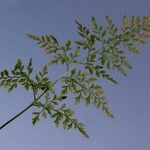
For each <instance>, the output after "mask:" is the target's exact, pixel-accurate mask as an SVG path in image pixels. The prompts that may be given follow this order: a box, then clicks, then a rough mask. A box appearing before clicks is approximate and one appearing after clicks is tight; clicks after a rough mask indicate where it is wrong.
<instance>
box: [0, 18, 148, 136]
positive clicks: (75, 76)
mask: <svg viewBox="0 0 150 150" xmlns="http://www.w3.org/2000/svg"><path fill="white" fill-rule="evenodd" d="M91 24H92V28H91V29H88V28H87V27H86V26H84V25H82V24H81V23H79V22H78V21H76V25H77V30H78V34H79V36H80V39H79V40H76V41H73V42H72V41H70V40H68V41H67V42H66V43H65V44H64V45H61V44H60V43H59V42H58V40H57V39H56V38H55V37H54V36H52V35H44V36H36V35H33V34H27V37H28V38H30V39H31V40H33V41H35V42H37V44H38V45H39V46H40V47H41V48H42V49H44V51H45V52H46V53H47V54H49V55H51V56H52V59H51V61H50V62H49V65H57V64H58V63H60V64H62V66H64V70H65V72H64V74H63V75H62V76H60V77H58V79H57V80H56V81H52V80H51V79H50V78H49V77H48V65H44V67H43V68H42V70H41V71H40V72H37V73H35V74H34V75H33V68H32V59H30V61H29V64H28V66H27V67H25V66H24V65H23V63H22V61H21V60H20V59H19V60H18V61H17V63H16V65H15V66H14V68H13V70H12V71H11V72H9V71H7V70H6V69H5V70H4V71H2V72H1V74H0V84H1V86H2V87H5V88H7V89H8V91H12V90H14V89H15V88H17V87H18V86H19V85H21V86H23V87H24V88H25V89H26V90H32V91H33V96H34V100H33V101H32V103H31V105H30V106H33V107H37V108H38V109H37V110H39V111H36V112H33V119H32V123H33V125H34V124H36V123H37V122H38V121H39V120H40V118H47V117H51V118H52V119H53V122H54V124H55V125H56V126H59V125H60V124H61V125H62V126H63V127H64V129H68V130H69V129H71V128H75V129H78V130H79V131H80V132H81V133H82V134H83V135H84V136H85V137H87V138H88V137H89V136H88V134H87V132H86V130H85V127H84V125H83V124H82V123H80V122H79V121H78V120H77V119H75V118H74V117H73V115H74V112H73V111H72V110H71V109H70V108H68V107H67V106H66V105H65V103H66V100H67V98H68V97H67V95H68V94H69V93H72V94H73V95H74V101H75V104H79V103H80V102H81V101H83V102H84V103H85V105H86V106H89V105H90V104H93V105H94V106H95V107H96V108H100V109H102V110H103V111H104V112H105V113H106V115H107V116H108V117H111V118H113V117H114V115H113V114H112V112H111V111H110V109H109V107H108V103H107V100H106V98H105V96H104V91H103V88H102V86H101V85H98V84H97V81H98V80H101V79H103V78H105V79H106V80H109V81H110V82H112V83H114V84H117V81H116V80H115V79H113V77H112V76H111V74H110V73H111V72H112V71H118V72H119V73H120V74H122V75H124V76H126V75H127V74H126V69H131V68H132V65H131V63H130V62H129V61H128V60H127V55H128V53H131V54H139V50H138V49H137V45H138V44H144V43H145V40H146V39H147V38H150V35H149V32H150V17H149V16H143V17H139V16H138V17H134V16H132V17H130V18H127V17H126V16H124V17H123V20H122V25H121V27H120V28H119V27H117V26H116V25H115V24H114V23H113V21H112V19H111V18H110V17H108V16H106V27H103V26H102V25H100V24H98V23H97V21H96V19H95V18H94V17H92V18H91ZM82 54H84V55H82ZM81 55H82V56H84V57H81ZM58 82H61V91H60V92H59V93H57V92H56V89H55V87H54V85H55V84H56V83H58Z"/></svg>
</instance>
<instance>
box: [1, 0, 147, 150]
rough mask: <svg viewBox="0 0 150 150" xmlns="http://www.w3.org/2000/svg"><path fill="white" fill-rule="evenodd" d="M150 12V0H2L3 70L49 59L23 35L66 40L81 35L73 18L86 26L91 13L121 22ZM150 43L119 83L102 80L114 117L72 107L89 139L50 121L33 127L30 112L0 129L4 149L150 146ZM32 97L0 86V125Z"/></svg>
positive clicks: (99, 149) (114, 149)
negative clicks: (129, 17) (14, 65)
mask: <svg viewBox="0 0 150 150" xmlns="http://www.w3.org/2000/svg"><path fill="white" fill-rule="evenodd" d="M149 13H150V0H0V70H2V69H4V68H8V69H11V67H12V66H13V64H15V62H16V60H17V59H18V58H21V59H22V60H23V62H25V63H26V62H27V61H28V60H29V58H30V57H32V58H33V64H34V67H35V68H37V69H38V68H40V67H41V66H42V65H43V64H45V63H47V62H48V61H49V56H47V55H45V54H44V53H43V51H42V50H41V49H39V48H38V47H37V46H36V45H35V44H34V43H33V42H32V41H30V40H28V39H27V38H26V37H25V33H35V34H53V35H55V36H56V37H59V39H60V40H61V41H62V42H63V41H65V40H67V39H73V38H75V37H77V36H76V35H75V33H76V29H75V22H74V21H75V19H78V20H80V21H81V22H82V23H84V24H87V25H88V23H89V20H90V17H91V16H94V17H96V18H97V20H98V21H99V22H102V23H103V22H104V18H105V16H106V15H109V16H111V17H112V18H113V20H115V22H116V23H118V24H119V21H120V20H121V17H122V16H123V15H125V14H126V15H149ZM149 43H150V41H149ZM149 43H148V44H147V45H144V46H142V47H141V52H142V54H141V55H139V56H137V57H131V59H132V62H133V64H134V69H133V70H131V71H130V72H129V73H128V77H127V78H123V77H122V78H119V85H117V86H114V85H111V84H110V83H105V84H104V87H105V90H106V96H107V98H108V99H109V104H110V107H111V109H112V111H113V112H114V114H115V118H114V119H109V118H107V117H106V116H105V114H104V113H103V112H102V111H99V110H96V109H94V108H93V107H89V108H88V109H86V108H85V107H84V106H77V107H74V110H75V111H76V112H77V114H76V116H77V117H78V118H79V120H80V121H82V122H83V123H84V124H86V127H87V130H88V132H89V135H90V139H85V138H83V137H82V136H81V135H80V134H79V133H78V132H77V131H74V130H71V131H64V130H63V129H62V128H55V127H54V126H53V124H52V123H51V122H49V120H44V121H41V122H40V123H39V124H38V125H37V126H35V127H33V126H32V123H31V117H32V111H33V110H31V111H29V112H26V113H25V114H24V115H22V116H21V117H20V118H18V119H17V120H15V121H14V122H13V123H11V124H10V125H9V126H7V127H6V128H4V129H3V130H2V131H0V150H10V149H13V150H41V149H42V150H70V149H71V150H91V149H92V150H149V149H150V128H149V127H150V117H149V115H150V80H149V77H150V59H149V56H150V50H149V47H150V44H149ZM52 74H53V75H55V73H54V72H52ZM30 99H31V95H30V92H26V91H24V90H23V89H21V88H20V89H18V90H15V91H13V92H11V93H7V91H5V90H4V89H0V124H2V123H4V122H5V121H7V119H9V118H11V117H12V116H13V115H14V114H16V113H17V112H18V111H20V110H21V109H22V108H24V107H25V106H26V105H28V104H29V103H30Z"/></svg>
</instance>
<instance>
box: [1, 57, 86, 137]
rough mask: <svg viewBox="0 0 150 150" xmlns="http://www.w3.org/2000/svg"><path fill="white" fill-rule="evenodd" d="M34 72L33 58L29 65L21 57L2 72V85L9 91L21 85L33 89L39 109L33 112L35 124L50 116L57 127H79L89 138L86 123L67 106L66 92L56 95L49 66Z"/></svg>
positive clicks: (33, 105)
mask: <svg viewBox="0 0 150 150" xmlns="http://www.w3.org/2000/svg"><path fill="white" fill-rule="evenodd" d="M32 72H33V67H32V59H30V61H29V63H28V65H27V67H25V66H24V65H23V63H22V61H21V60H20V59H19V60H18V61H17V62H16V64H15V66H14V69H13V70H12V71H11V72H9V71H8V70H6V69H5V70H3V71H2V72H1V73H0V85H1V86H2V87H4V88H7V89H8V91H12V90H14V89H15V88H17V87H18V86H19V85H20V86H23V87H24V88H25V89H26V90H32V92H33V96H34V99H33V102H32V107H36V108H37V110H39V111H36V112H33V118H32V124H33V125H35V124H36V123H37V122H38V121H39V120H40V117H42V118H44V119H46V118H47V117H49V118H52V119H53V122H54V124H55V125H56V127H58V126H59V125H62V126H63V127H64V129H67V130H69V129H71V128H74V129H77V130H79V131H80V132H81V133H82V134H83V135H84V136H85V137H87V138H88V134H87V132H86V130H85V128H84V125H83V124H82V123H80V122H79V121H78V120H77V119H75V118H73V115H74V112H73V111H72V110H71V109H69V108H67V107H66V105H65V102H64V100H66V98H67V96H66V95H64V94H63V95H60V96H57V95H56V92H55V90H54V87H53V86H54V84H55V83H56V82H51V81H50V79H49V78H48V68H47V66H46V65H44V66H43V68H42V69H41V71H39V72H38V73H35V74H34V75H33V74H32Z"/></svg>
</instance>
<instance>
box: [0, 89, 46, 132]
mask: <svg viewBox="0 0 150 150" xmlns="http://www.w3.org/2000/svg"><path fill="white" fill-rule="evenodd" d="M46 92H47V90H45V91H43V92H42V94H41V95H39V96H38V97H37V98H36V99H34V100H39V99H40V98H41V97H42V96H43V95H44V94H45V93H46ZM32 106H34V105H33V102H32V103H31V104H30V105H28V106H27V107H25V108H24V109H23V110H22V111H21V112H19V113H18V114H17V115H15V116H14V117H12V118H11V119H10V120H8V121H7V122H5V123H4V124H3V125H2V126H0V130H1V129H3V128H4V127H5V126H7V125H8V124H10V123H11V122H12V121H14V120H15V119H17V118H18V117H19V116H21V115H22V114H23V113H24V112H26V111H27V110H28V109H30V108H31V107H32Z"/></svg>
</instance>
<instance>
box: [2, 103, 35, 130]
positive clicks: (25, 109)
mask: <svg viewBox="0 0 150 150" xmlns="http://www.w3.org/2000/svg"><path fill="white" fill-rule="evenodd" d="M32 106H33V104H32V103H31V104H30V105H29V106H27V107H26V108H24V109H23V110H22V111H21V112H20V113H18V114H17V115H15V116H14V117H13V118H11V119H10V120H8V121H7V122H6V123H4V124H3V125H2V126H1V127H0V130H1V129H3V128H4V127H5V126H7V125H8V124H9V123H11V122H12V121H13V120H15V119H16V118H18V117H19V116H20V115H22V114H23V113H24V112H26V111H27V110H28V109H29V108H31V107H32Z"/></svg>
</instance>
